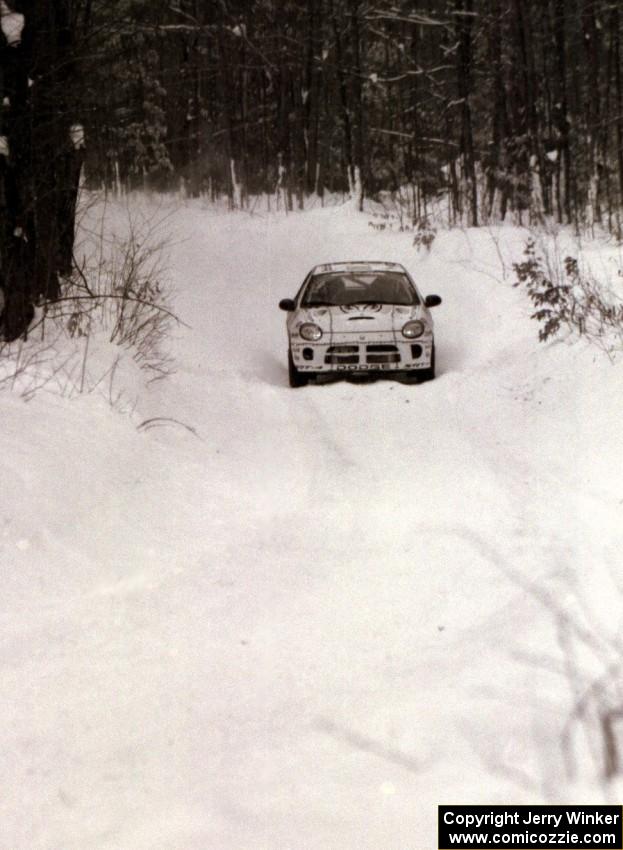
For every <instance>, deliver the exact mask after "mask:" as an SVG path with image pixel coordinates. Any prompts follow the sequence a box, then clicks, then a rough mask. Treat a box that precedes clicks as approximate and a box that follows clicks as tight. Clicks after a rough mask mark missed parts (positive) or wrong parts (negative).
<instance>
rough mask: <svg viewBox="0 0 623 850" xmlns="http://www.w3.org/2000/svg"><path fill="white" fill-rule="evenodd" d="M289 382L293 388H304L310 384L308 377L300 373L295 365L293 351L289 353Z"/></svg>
mask: <svg viewBox="0 0 623 850" xmlns="http://www.w3.org/2000/svg"><path fill="white" fill-rule="evenodd" d="M288 380H289V383H290V386H291V387H304V386H306V385H307V384H308V382H309V378H308V377H307V375H306V374H305V373H304V372H300V371H299V370H298V369H297V368H296V366H295V365H294V360H293V359H292V352H291V351H288Z"/></svg>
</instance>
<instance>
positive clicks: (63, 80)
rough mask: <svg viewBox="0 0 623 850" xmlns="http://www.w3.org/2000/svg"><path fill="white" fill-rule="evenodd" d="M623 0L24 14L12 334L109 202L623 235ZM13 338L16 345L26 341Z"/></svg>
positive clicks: (35, 9)
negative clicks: (348, 207)
mask: <svg viewBox="0 0 623 850" xmlns="http://www.w3.org/2000/svg"><path fill="white" fill-rule="evenodd" d="M619 5H620V4H619V2H618V0H376V2H372V0H6V2H5V0H2V2H0V24H1V36H0V41H1V43H2V44H1V56H2V59H1V65H2V75H1V78H0V86H1V88H2V97H1V98H0V102H1V103H2V117H1V123H2V128H1V133H0V170H1V174H2V180H1V184H2V193H1V198H2V205H3V230H2V234H1V236H0V258H1V264H2V281H1V285H2V290H3V291H4V293H5V298H7V299H8V300H9V302H10V303H9V305H8V307H7V311H8V312H5V317H4V322H5V333H6V334H7V335H8V337H9V338H10V337H12V336H14V335H16V334H17V333H18V332H19V329H20V328H21V327H23V325H24V317H25V316H27V314H28V312H29V310H30V307H29V304H31V303H32V302H33V301H35V300H37V299H46V298H47V299H50V298H55V297H58V293H59V291H60V290H59V278H62V277H63V275H67V274H68V273H69V271H70V268H71V265H72V250H73V228H74V216H75V203H76V197H77V192H78V187H79V182H80V175H81V174H82V180H83V182H84V181H86V185H87V186H88V187H89V188H93V189H100V188H105V189H108V190H114V191H117V192H125V191H129V190H134V189H150V190H160V191H167V190H175V191H180V190H182V191H183V192H184V193H185V194H186V195H187V196H191V197H194V196H200V195H203V196H209V197H210V198H212V199H214V200H216V199H224V198H226V199H228V203H229V205H230V206H231V207H245V206H248V205H249V204H250V202H251V199H253V198H256V197H257V196H258V195H260V194H262V193H266V195H267V197H268V198H270V197H271V196H275V197H276V198H277V199H280V202H281V203H283V204H284V205H285V206H286V208H294V207H297V206H302V205H303V204H304V202H305V198H306V197H307V196H309V195H314V196H315V197H319V198H323V197H325V196H326V195H327V194H328V193H348V194H350V196H351V197H353V198H355V199H356V200H357V201H358V202H359V204H361V205H362V204H363V201H364V198H366V197H368V198H370V197H372V198H374V197H377V198H378V197H385V198H387V197H389V198H390V199H398V200H399V202H400V203H406V204H407V206H408V210H409V215H410V216H411V219H412V222H413V223H415V222H418V221H420V222H422V221H426V219H427V216H428V215H429V214H430V211H431V209H433V208H436V209H438V210H439V209H441V210H443V215H444V217H445V220H446V221H447V223H448V224H450V225H452V224H461V225H478V224H482V223H485V222H490V221H500V220H503V219H508V218H509V217H512V220H515V221H519V222H521V223H529V222H530V223H535V222H537V223H538V222H539V221H542V220H545V219H547V218H548V217H551V218H552V219H554V220H557V221H559V222H564V223H571V224H573V225H574V226H576V227H578V228H579V227H583V226H591V227H592V226H595V225H599V224H602V225H603V226H604V227H606V228H608V229H609V230H610V231H611V232H613V233H615V234H616V235H617V236H619V237H620V236H621V235H622V225H621V209H622V207H623V82H622V79H621V77H622V68H621V63H622V61H623V57H622V56H621V29H622V21H621V16H622V15H621V12H620V9H619ZM12 327H13V329H11V328H12Z"/></svg>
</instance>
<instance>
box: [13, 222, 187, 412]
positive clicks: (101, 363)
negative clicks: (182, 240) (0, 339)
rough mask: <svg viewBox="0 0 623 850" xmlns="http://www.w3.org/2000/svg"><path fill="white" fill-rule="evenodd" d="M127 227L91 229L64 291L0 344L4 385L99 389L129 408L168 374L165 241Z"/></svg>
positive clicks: (27, 393)
mask: <svg viewBox="0 0 623 850" xmlns="http://www.w3.org/2000/svg"><path fill="white" fill-rule="evenodd" d="M152 236H153V234H151V233H149V232H147V231H146V230H145V229H143V230H142V231H141V232H137V230H136V229H135V228H133V227H132V226H130V227H129V228H128V231H127V234H126V236H125V237H124V238H119V237H114V238H108V237H107V236H106V235H105V234H104V233H103V232H100V233H94V232H88V233H87V234H86V235H85V237H84V239H83V240H82V242H81V248H80V250H82V251H83V254H82V257H81V259H80V261H79V262H78V263H77V264H76V269H75V271H74V272H73V274H72V276H71V277H70V278H67V279H66V280H65V281H64V282H63V286H62V295H61V297H60V298H59V299H58V300H57V301H55V302H53V303H47V304H44V305H42V306H40V307H38V308H37V313H36V316H35V321H34V323H33V324H32V325H31V328H30V330H29V334H28V338H27V339H25V340H23V339H22V340H20V341H18V342H15V343H11V344H8V343H7V344H5V345H3V346H0V388H6V387H11V388H13V389H15V390H17V391H19V392H20V393H21V394H22V395H23V396H24V397H26V398H29V397H31V396H32V395H34V394H35V393H36V392H37V391H39V390H41V389H44V388H45V389H47V390H50V391H53V392H57V393H59V394H61V395H63V396H74V395H78V394H81V393H89V392H93V391H95V390H97V391H99V392H103V394H104V395H105V397H106V398H107V400H108V401H109V402H110V403H111V404H114V405H115V406H118V407H122V408H125V409H128V408H132V407H133V406H134V405H135V404H136V398H137V396H138V394H139V393H140V388H141V386H143V385H144V384H145V383H146V382H149V381H152V380H155V379H157V378H161V377H164V376H166V375H167V374H170V372H171V368H172V360H171V358H170V356H169V354H168V353H167V350H166V340H167V336H168V335H169V332H170V330H171V327H172V324H173V323H174V322H176V321H177V319H176V317H175V316H174V315H173V313H172V312H171V309H170V306H169V303H168V297H167V291H166V283H165V274H164V269H163V266H162V256H163V245H162V243H159V242H156V241H155V240H154V239H153V238H152Z"/></svg>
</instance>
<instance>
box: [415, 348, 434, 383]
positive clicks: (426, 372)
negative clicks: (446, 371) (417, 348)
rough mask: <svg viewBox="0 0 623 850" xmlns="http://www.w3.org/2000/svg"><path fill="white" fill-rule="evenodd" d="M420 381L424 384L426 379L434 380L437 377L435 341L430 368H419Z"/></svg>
mask: <svg viewBox="0 0 623 850" xmlns="http://www.w3.org/2000/svg"><path fill="white" fill-rule="evenodd" d="M416 374H417V376H418V381H419V382H420V383H421V384H423V383H424V382H425V381H432V380H433V378H434V377H435V343H433V348H432V350H431V353H430V366H429V367H428V369H418V370H417V373H416Z"/></svg>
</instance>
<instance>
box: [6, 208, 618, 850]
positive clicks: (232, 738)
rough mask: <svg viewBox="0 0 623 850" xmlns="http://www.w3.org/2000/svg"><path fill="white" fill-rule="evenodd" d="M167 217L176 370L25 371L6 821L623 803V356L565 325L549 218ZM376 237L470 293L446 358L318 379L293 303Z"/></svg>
mask: <svg viewBox="0 0 623 850" xmlns="http://www.w3.org/2000/svg"><path fill="white" fill-rule="evenodd" d="M167 226H168V228H169V230H170V235H171V237H172V239H173V247H172V249H171V258H170V266H171V272H172V276H173V282H174V285H175V288H176V296H175V308H176V311H177V312H178V314H179V316H180V317H181V318H182V319H183V320H184V321H185V322H187V323H188V324H189V325H190V326H191V328H190V329H184V328H183V329H181V330H180V331H179V332H177V334H176V340H175V355H176V357H177V361H178V368H177V373H176V374H175V376H174V377H172V378H171V379H169V380H168V381H166V382H159V383H157V384H154V385H152V388H151V390H150V391H149V393H144V394H143V395H142V396H141V398H140V399H139V404H138V408H137V411H136V412H135V414H134V415H133V417H128V416H127V415H121V414H120V413H119V412H118V411H115V410H113V409H112V408H111V407H110V405H109V404H108V402H107V401H106V399H105V398H104V397H102V396H100V395H98V393H93V394H91V395H88V396H83V397H81V398H79V399H77V400H73V401H68V400H64V399H61V398H59V397H57V396H55V395H51V394H46V393H39V394H38V395H37V396H35V398H34V399H32V400H30V401H28V402H27V403H26V402H25V401H23V400H22V399H21V398H20V397H19V396H18V395H16V394H10V393H4V394H3V396H2V407H3V427H2V434H1V437H0V439H1V441H2V448H3V452H2V465H1V474H2V482H3V484H2V496H1V503H0V504H1V515H0V523H1V532H0V558H1V564H2V587H3V592H2V595H1V601H0V625H1V636H2V642H1V643H0V665H1V667H0V671H1V681H2V690H1V692H0V712H1V714H0V716H1V717H2V723H1V724H0V742H1V750H2V754H3V755H2V762H1V767H0V779H1V787H2V792H1V794H0V836H1V837H0V847H1V848H2V850H87V849H88V850H91V848H93V850H207V848H210V850H212V848H214V850H260V848H261V850H294V848H296V850H316V849H318V850H320V848H323V850H351V848H352V850H354V848H370V850H372V848H375V850H377V849H378V848H384V850H385V848H387V850H420V848H422V850H424V848H425V849H426V850H428V848H434V847H435V846H436V805H437V804H438V803H452V802H454V803H467V802H481V803H520V802H546V801H547V802H568V803H571V802H583V803H586V802H588V801H589V798H590V799H594V800H595V801H601V800H609V799H616V797H617V792H620V790H621V789H620V788H617V787H613V786H612V785H610V786H605V785H603V784H600V783H599V781H598V778H599V773H600V767H601V764H602V753H601V750H600V747H601V742H600V740H599V737H598V735H597V731H598V729H597V725H598V724H597V722H596V717H597V715H598V714H599V712H600V711H602V710H605V709H606V708H608V707H610V706H611V702H610V701H612V700H617V699H620V695H618V694H617V693H616V685H617V682H618V681H619V678H620V677H619V672H620V671H619V669H618V665H619V663H620V658H621V655H620V653H619V645H618V630H619V627H620V622H621V598H622V596H621V592H622V590H623V588H622V586H621V585H622V579H621V570H620V560H621V556H620V553H621V551H622V550H623V533H622V531H621V529H622V527H623V526H622V524H621V510H622V503H623V492H622V488H621V468H620V459H621V450H622V448H623V426H622V425H621V418H620V401H619V400H620V397H621V393H622V392H623V378H622V373H621V365H620V364H619V365H616V364H615V365H611V364H610V362H609V361H608V360H607V359H606V358H605V357H604V355H603V354H601V353H600V352H598V351H595V350H592V349H589V348H585V347H583V346H581V345H575V346H570V345H568V344H565V343H558V344H555V345H551V346H549V347H544V346H542V345H541V346H540V345H539V344H538V343H537V342H536V333H537V326H536V324H535V323H534V322H532V321H530V319H529V313H530V305H529V303H528V301H527V299H526V297H525V295H524V294H523V293H521V292H520V291H519V290H518V289H515V288H513V287H512V280H513V275H512V269H511V262H512V259H519V258H520V257H521V251H522V243H523V240H524V238H525V234H522V233H521V232H519V231H517V230H513V229H510V228H509V229H502V230H497V231H494V232H490V231H487V230H481V231H467V232H460V231H457V232H452V233H443V234H441V235H439V236H438V237H437V240H436V241H435V243H434V245H433V249H432V252H431V253H430V255H423V256H422V255H418V254H417V253H416V252H415V250H414V249H413V247H412V246H411V236H410V235H409V234H400V233H389V232H379V231H377V230H374V229H373V228H371V227H369V226H368V218H367V217H366V216H365V215H355V214H353V213H351V212H350V211H349V210H348V209H347V208H331V209H325V210H314V211H311V212H308V213H305V214H294V215H290V216H287V217H285V216H281V217H270V218H269V217H266V216H263V215H254V216H248V215H242V214H239V215H236V214H232V215H225V216H223V215H220V216H219V215H216V214H215V213H214V212H212V211H210V210H205V209H202V208H201V205H200V204H198V205H196V206H192V205H189V206H187V207H184V208H182V209H180V210H178V211H177V212H175V213H174V214H173V215H172V216H171V217H170V218H169V219H168V224H167ZM355 258H356V259H359V258H361V259H365V258H373V259H391V260H396V261H399V262H404V263H406V264H407V265H408V267H409V268H410V270H411V271H412V273H413V275H414V276H416V278H417V280H418V282H419V284H420V288H421V289H422V290H423V291H424V292H425V293H433V292H434V293H438V294H440V295H441V296H442V297H443V299H444V303H443V305H442V306H441V307H439V308H437V309H436V311H435V313H434V316H435V320H436V331H437V351H438V366H439V373H440V374H439V377H438V379H437V380H435V381H434V382H432V383H430V384H425V385H421V386H406V385H402V384H399V383H397V382H394V381H382V382H377V383H372V384H353V383H348V382H340V383H335V384H330V385H325V386H318V387H308V388H305V389H303V390H290V389H289V388H288V387H287V376H286V369H285V352H286V342H285V331H284V314H283V313H280V312H279V311H278V310H277V306H276V305H277V302H278V300H279V299H280V298H282V297H288V296H292V295H293V294H294V293H295V291H296V289H297V287H298V285H299V283H300V281H301V280H302V278H303V276H304V274H305V273H306V271H307V270H308V268H309V267H311V266H312V265H313V264H315V263H319V262H323V261H329V260H340V259H355ZM151 417H171V418H174V419H176V420H178V421H179V422H181V423H184V424H186V425H188V426H190V427H192V428H193V429H195V431H196V435H195V434H193V433H191V432H190V431H188V430H186V429H185V428H184V427H182V426H181V425H175V424H174V423H171V422H169V423H167V424H162V427H154V428H151V429H149V430H145V429H143V430H141V431H137V430H136V428H135V425H136V424H137V423H139V422H140V421H143V420H145V419H148V418H151ZM591 685H593V686H594V687H593V688H592V690H591V689H590V686H591ZM587 693H588V697H585V695H586V694H587ZM574 706H575V707H576V708H577V707H578V706H580V707H581V708H582V711H576V714H575V715H574V714H573V710H574ZM582 718H585V719H586V723H582V722H581V721H582ZM586 730H588V733H587V732H586ZM619 796H620V794H619Z"/></svg>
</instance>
